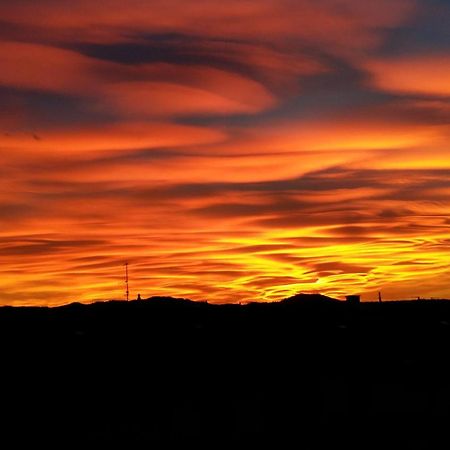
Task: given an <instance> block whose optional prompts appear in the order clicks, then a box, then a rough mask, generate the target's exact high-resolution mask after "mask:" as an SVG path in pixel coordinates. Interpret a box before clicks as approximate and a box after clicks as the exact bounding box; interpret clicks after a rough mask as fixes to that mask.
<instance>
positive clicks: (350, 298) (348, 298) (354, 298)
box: [345, 295, 361, 305]
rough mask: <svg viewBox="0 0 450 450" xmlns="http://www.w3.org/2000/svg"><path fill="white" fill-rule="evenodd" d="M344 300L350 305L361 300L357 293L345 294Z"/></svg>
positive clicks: (356, 303)
mask: <svg viewBox="0 0 450 450" xmlns="http://www.w3.org/2000/svg"><path fill="white" fill-rule="evenodd" d="M345 300H346V301H347V303H350V304H351V305H358V304H359V303H360V302H361V297H360V296H359V295H346V296H345Z"/></svg>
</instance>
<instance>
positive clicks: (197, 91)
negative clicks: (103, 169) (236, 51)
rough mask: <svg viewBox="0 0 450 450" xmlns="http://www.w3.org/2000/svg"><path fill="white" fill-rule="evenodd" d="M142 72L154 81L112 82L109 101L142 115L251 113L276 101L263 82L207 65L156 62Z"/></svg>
mask: <svg viewBox="0 0 450 450" xmlns="http://www.w3.org/2000/svg"><path fill="white" fill-rule="evenodd" d="M139 75H140V76H141V77H145V76H148V77H151V78H153V79H155V81H130V82H121V83H116V84H111V85H109V86H108V87H107V88H106V89H105V92H104V95H105V97H106V101H107V102H108V101H109V102H112V103H113V105H114V106H115V107H117V108H119V110H120V111H123V112H124V114H135V115H139V116H166V115H168V116H185V115H199V114H208V113H213V114H219V115H228V114H232V113H237V114H248V113H256V112H258V111H261V110H264V109H267V108H270V107H272V106H274V105H275V103H276V100H275V98H274V96H273V95H272V94H270V93H269V92H268V91H267V89H265V88H264V86H262V85H261V84H260V83H257V82H256V81H253V80H250V79H247V78H244V77H242V76H240V75H237V74H234V73H231V72H225V71H221V70H217V69H212V68H208V67H192V66H191V67H187V66H185V67H174V66H170V65H155V66H148V67H145V68H144V69H142V68H140V69H139ZM163 80H164V81H163Z"/></svg>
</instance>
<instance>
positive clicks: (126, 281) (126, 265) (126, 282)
mask: <svg viewBox="0 0 450 450" xmlns="http://www.w3.org/2000/svg"><path fill="white" fill-rule="evenodd" d="M125 286H126V288H127V290H126V294H127V301H128V300H129V297H130V290H129V289H128V262H126V263H125Z"/></svg>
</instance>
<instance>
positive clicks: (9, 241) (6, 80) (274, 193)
mask: <svg viewBox="0 0 450 450" xmlns="http://www.w3.org/2000/svg"><path fill="white" fill-rule="evenodd" d="M0 17H1V24H2V25H1V27H0V68H1V70H0V102H1V105H2V107H1V109H0V267H1V277H0V302H1V304H5V305H6V304H13V305H30V304H31V305H57V304H63V303H68V302H71V301H82V302H90V301H93V300H99V299H101V300H105V299H111V298H123V297H124V283H123V264H124V262H125V261H128V262H129V263H130V278H131V281H130V289H131V295H132V297H133V298H134V297H135V296H136V295H137V293H138V292H139V293H141V296H142V297H147V296H151V295H172V296H183V297H189V298H192V299H196V300H203V299H208V300H209V301H211V302H237V301H250V300H261V301H273V300H278V299H281V298H283V297H286V296H289V295H292V294H295V293H297V292H321V293H324V294H329V295H333V296H336V297H339V298H342V297H343V296H344V295H345V294H352V293H360V294H362V297H363V299H366V300H372V299H375V298H376V296H377V292H378V291H380V290H381V291H382V293H383V296H384V297H385V298H391V299H404V298H412V297H417V296H423V297H450V283H449V282H448V280H449V279H450V269H449V267H448V261H449V253H450V252H449V251H450V215H449V213H450V181H449V180H450V149H449V138H450V63H449V61H450V37H449V34H448V23H449V22H450V6H449V5H448V2H446V1H443V0H427V1H425V0H380V1H378V2H362V1H360V0H314V1H313V0H295V1H294V0H244V1H242V0H239V1H237V0H229V1H227V2H223V1H216V0H208V1H206V0H197V1H192V2H186V1H185V0H183V1H182V0H152V1H148V2H142V1H138V0H128V1H118V0H103V1H101V2H92V1H87V0H78V1H77V2H73V1H68V0H58V1H56V0H40V1H39V2H36V1H34V0H33V1H31V0H16V1H14V2H1V1H0Z"/></svg>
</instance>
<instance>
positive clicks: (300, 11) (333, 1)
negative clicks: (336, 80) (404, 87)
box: [0, 0, 415, 50]
mask: <svg viewBox="0 0 450 450" xmlns="http://www.w3.org/2000/svg"><path fill="white" fill-rule="evenodd" d="M414 11H415V1H412V0H381V1H379V2H377V5H376V7H375V6H373V5H371V4H369V3H367V2H364V3H363V2H360V1H356V0H323V1H312V0H299V1H297V2H295V3H293V2H292V1H290V0H258V1H247V2H244V3H243V2H242V1H238V0H230V1H228V2H227V3H226V4H224V3H223V2H219V1H216V0H214V1H211V0H200V1H196V2H195V3H194V4H190V5H189V7H186V3H185V2H184V1H182V0H154V1H152V2H151V3H149V4H147V3H143V2H141V1H138V0H132V1H128V2H126V3H123V2H120V1H118V0H107V1H103V2H101V3H93V2H89V1H87V0H80V1H78V2H77V3H76V4H74V3H72V2H66V1H60V2H58V3H56V2H54V1H52V0H47V1H45V0H44V1H41V2H39V3H36V2H31V1H24V2H15V3H14V4H9V5H4V6H1V7H0V14H1V15H2V17H3V18H4V20H7V21H10V22H13V23H16V24H21V25H30V24H31V25H33V26H37V25H38V26H39V27H41V28H42V29H43V31H42V33H43V34H44V36H45V35H48V32H49V30H54V33H55V34H56V36H57V37H58V38H59V39H61V38H64V37H65V38H66V39H68V38H70V39H72V40H74V39H75V40H78V41H111V40H115V41H118V40H121V39H126V37H125V38H124V37H123V36H124V34H125V35H126V33H123V31H124V30H126V29H127V28H128V29H133V30H134V32H135V33H137V32H145V33H167V32H172V30H174V29H176V30H177V31H178V32H180V33H187V34H194V35H198V34H202V35H208V36H217V37H224V36H225V37H227V38H254V37H255V36H256V37H258V39H260V40H261V39H263V40H267V41H269V42H273V41H274V40H285V39H291V38H302V39H304V40H306V41H308V42H310V43H311V42H312V43H320V44H325V45H331V46H332V48H334V49H341V50H343V49H344V48H346V49H350V48H352V49H365V48H367V47H372V46H374V45H376V44H377V43H379V40H380V33H379V30H380V29H382V28H389V27H394V26H396V25H398V24H399V23H402V22H404V21H405V20H407V19H408V18H409V17H411V14H412V13H413V12H414ZM44 31H45V32H44ZM128 39H129V38H128Z"/></svg>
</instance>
